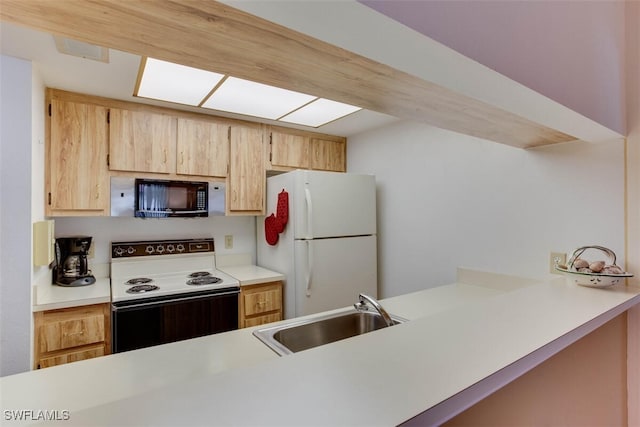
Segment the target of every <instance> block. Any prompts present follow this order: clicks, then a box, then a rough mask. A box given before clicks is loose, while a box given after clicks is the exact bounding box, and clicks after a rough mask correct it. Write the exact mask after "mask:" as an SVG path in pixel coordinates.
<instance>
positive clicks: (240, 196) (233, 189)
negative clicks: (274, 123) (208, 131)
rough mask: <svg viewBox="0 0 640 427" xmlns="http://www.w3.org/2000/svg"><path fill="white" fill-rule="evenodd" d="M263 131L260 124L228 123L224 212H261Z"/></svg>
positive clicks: (262, 197)
mask: <svg viewBox="0 0 640 427" xmlns="http://www.w3.org/2000/svg"><path fill="white" fill-rule="evenodd" d="M263 135H264V131H263V129H262V128H261V127H260V126H239V125H233V126H231V135H230V136H231V139H230V156H229V176H228V177H227V203H226V206H227V214H231V215H233V214H244V215H263V214H264V200H265V197H264V195H265V166H264V145H263V144H264V141H263Z"/></svg>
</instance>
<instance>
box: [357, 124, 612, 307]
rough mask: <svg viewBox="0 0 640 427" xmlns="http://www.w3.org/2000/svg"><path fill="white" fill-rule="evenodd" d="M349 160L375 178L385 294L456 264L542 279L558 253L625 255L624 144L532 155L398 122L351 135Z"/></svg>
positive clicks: (446, 275)
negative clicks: (595, 247) (604, 250)
mask: <svg viewBox="0 0 640 427" xmlns="http://www.w3.org/2000/svg"><path fill="white" fill-rule="evenodd" d="M347 158H348V165H347V168H348V171H349V172H365V173H373V174H375V175H376V178H377V183H378V236H379V240H378V252H379V267H378V268H379V279H380V290H381V294H382V296H383V297H389V296H393V295H398V294H403V293H407V292H410V291H414V290H417V289H423V288H426V287H433V286H438V285H443V284H446V283H451V282H453V281H454V280H455V272H456V267H458V266H464V267H469V268H475V269H481V270H487V271H495V272H501V273H506V274H515V275H523V276H528V277H536V278H537V277H544V276H546V275H547V274H548V269H549V267H548V263H549V252H551V251H563V252H571V251H573V249H575V248H577V247H579V246H583V245H592V244H599V245H603V246H607V247H609V248H611V249H613V250H614V251H615V252H616V253H617V254H618V255H619V256H620V257H622V255H623V254H624V201H623V194H624V190H623V188H624V177H623V173H624V171H623V162H624V160H623V159H624V145H623V142H622V141H619V142H612V143H608V144H599V145H596V144H588V143H583V142H579V143H567V144H561V145H556V146H553V147H549V148H545V149H537V150H528V151H527V150H521V149H516V148H511V147H508V146H505V145H501V144H496V143H493V142H489V141H485V140H480V139H477V138H473V137H469V136H464V135H460V134H456V133H453V132H449V131H445V130H441V129H437V128H433V127H430V126H428V125H423V124H419V123H414V122H399V123H397V124H393V125H390V126H386V127H383V128H380V129H377V130H374V131H370V132H366V133H363V134H359V135H356V136H354V137H351V138H350V139H349V143H348V155H347ZM597 255H598V254H597V253H596V254H594V256H597ZM620 261H621V262H619V264H621V265H622V264H623V260H620Z"/></svg>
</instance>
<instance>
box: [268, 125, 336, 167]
mask: <svg viewBox="0 0 640 427" xmlns="http://www.w3.org/2000/svg"><path fill="white" fill-rule="evenodd" d="M266 163H267V168H268V169H269V170H273V171H281V172H284V171H290V170H294V169H317V170H326V171H334V172H345V171H346V170H347V165H346V138H343V137H339V136H332V135H325V134H320V133H315V132H307V131H302V130H293V129H286V128H281V127H275V126H273V127H271V128H270V132H269V147H268V152H267V160H266Z"/></svg>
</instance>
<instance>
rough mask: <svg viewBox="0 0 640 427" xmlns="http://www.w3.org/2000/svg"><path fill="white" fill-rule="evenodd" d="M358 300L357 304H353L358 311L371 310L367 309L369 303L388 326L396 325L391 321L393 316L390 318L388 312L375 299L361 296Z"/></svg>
mask: <svg viewBox="0 0 640 427" xmlns="http://www.w3.org/2000/svg"><path fill="white" fill-rule="evenodd" d="M358 299H359V301H358V302H357V303H355V304H353V306H354V307H355V309H356V310H358V311H367V310H369V308H368V307H367V303H369V305H371V306H372V307H373V308H375V309H376V311H377V312H378V313H379V314H380V316H382V318H383V319H384V321H385V323H386V324H387V326H393V325H394V322H393V320H391V316H389V313H387V310H385V309H384V308H382V306H381V305H380V303H379V302H378V301H376V300H375V299H374V298H372V297H370V296H369V295H365V294H360V296H359V297H358Z"/></svg>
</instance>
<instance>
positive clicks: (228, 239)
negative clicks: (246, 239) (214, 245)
mask: <svg viewBox="0 0 640 427" xmlns="http://www.w3.org/2000/svg"><path fill="white" fill-rule="evenodd" d="M224 248H225V249H233V235H231V234H227V235H226V236H224Z"/></svg>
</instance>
